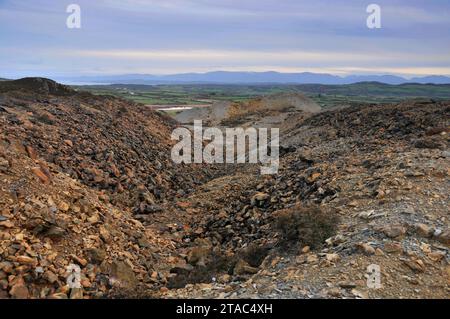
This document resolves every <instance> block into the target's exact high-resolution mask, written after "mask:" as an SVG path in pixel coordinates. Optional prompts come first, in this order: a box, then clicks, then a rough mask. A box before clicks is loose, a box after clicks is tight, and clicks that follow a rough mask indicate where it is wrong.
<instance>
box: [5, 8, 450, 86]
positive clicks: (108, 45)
mask: <svg viewBox="0 0 450 319" xmlns="http://www.w3.org/2000/svg"><path fill="white" fill-rule="evenodd" d="M372 3H375V4H378V5H379V6H380V8H381V28H380V29H369V28H368V27H367V24H366V20H367V18H368V16H369V13H367V12H366V9H367V6H368V5H369V4H372ZM70 4H78V5H79V6H80V8H81V28H79V29H69V28H68V27H67V25H66V20H67V18H68V17H69V15H70V13H67V12H66V9H67V7H68V6H69V5H70ZM217 70H223V71H279V72H306V71H308V72H316V73H331V74H336V75H349V74H395V75H401V76H405V77H413V76H425V75H447V76H450V1H448V0H367V1H364V0H345V1H344V0H314V1H310V0H308V1H307V0H305V1H303V0H238V1H235V0H95V1H93V0H69V1H65V0H0V77H7V78H18V77H23V76H46V77H57V76H82V75H117V74H174V73H185V72H208V71H217Z"/></svg>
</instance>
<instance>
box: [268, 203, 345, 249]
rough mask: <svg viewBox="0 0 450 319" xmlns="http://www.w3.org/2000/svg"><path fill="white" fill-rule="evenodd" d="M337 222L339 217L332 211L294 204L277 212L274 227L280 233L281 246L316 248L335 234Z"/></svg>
mask: <svg viewBox="0 0 450 319" xmlns="http://www.w3.org/2000/svg"><path fill="white" fill-rule="evenodd" d="M338 223H339V218H338V216H337V215H336V213H335V212H333V211H325V210H323V209H321V208H320V207H318V206H309V207H308V206H307V207H300V206H296V207H293V208H291V209H287V210H283V211H281V212H280V213H279V214H278V216H277V219H276V224H275V229H276V231H277V232H278V233H279V234H280V235H281V240H280V243H279V244H280V246H282V247H289V248H296V247H304V246H309V247H311V248H312V249H318V248H320V247H321V246H322V245H323V244H324V242H325V240H326V239H328V238H330V237H332V236H334V235H335V234H336V231H337V225H338Z"/></svg>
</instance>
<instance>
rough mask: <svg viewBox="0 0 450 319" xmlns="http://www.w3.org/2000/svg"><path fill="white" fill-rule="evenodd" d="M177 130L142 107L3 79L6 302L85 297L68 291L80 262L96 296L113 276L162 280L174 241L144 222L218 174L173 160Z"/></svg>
mask: <svg viewBox="0 0 450 319" xmlns="http://www.w3.org/2000/svg"><path fill="white" fill-rule="evenodd" d="M173 128H174V122H173V121H172V120H170V119H169V118H166V117H164V116H161V115H160V114H158V113H155V112H152V111H149V110H148V109H146V108H145V107H143V106H141V105H137V104H133V103H130V102H127V101H124V100H118V99H116V98H110V97H98V96H93V95H91V94H87V93H78V92H76V91H74V90H72V89H71V88H69V87H66V86H63V85H60V84H57V83H56V82H53V81H51V80H47V79H40V78H39V79H35V78H30V79H22V80H17V81H7V82H4V83H3V82H2V83H1V84H0V176H1V178H2V186H1V197H0V235H1V237H0V239H1V242H0V243H1V244H0V294H1V296H2V297H7V296H8V295H9V296H11V297H41V298H42V297H58V298H59V297H67V296H68V295H70V296H72V297H74V296H75V297H77V296H79V294H80V293H81V294H82V292H81V291H75V292H74V291H68V288H67V286H66V285H65V278H66V277H67V274H66V273H65V272H66V269H65V267H66V266H67V265H68V264H70V263H76V264H79V265H80V266H81V267H82V269H83V289H84V294H85V295H87V296H92V297H99V296H102V295H105V294H107V293H108V291H109V290H110V289H111V288H113V286H114V285H112V284H111V282H113V281H114V280H112V278H116V279H117V280H116V281H117V282H118V285H119V286H121V285H122V284H123V285H124V286H125V287H130V286H131V287H133V288H134V287H135V286H136V285H137V283H138V282H140V283H141V284H142V283H144V282H145V283H154V282H157V281H158V280H159V278H158V277H156V278H152V277H151V274H152V271H153V268H152V267H153V266H152V265H153V262H154V259H155V258H157V254H155V251H157V250H158V249H159V248H161V247H164V239H160V238H155V237H152V235H151V233H150V234H149V233H148V232H147V230H146V229H145V228H144V227H143V225H142V224H141V223H140V222H139V221H138V220H142V219H145V217H146V216H147V215H148V214H152V213H155V212H158V211H161V210H162V208H161V206H160V205H162V204H164V203H167V202H171V201H172V200H173V198H175V197H177V196H183V195H185V194H187V193H189V192H190V191H192V190H193V189H194V188H195V185H196V184H200V183H202V181H205V180H207V179H209V178H210V176H211V173H209V171H208V170H206V168H202V167H192V166H185V167H183V166H175V165H174V164H173V163H172V161H171V160H170V147H171V143H172V142H171V141H170V134H171V131H172V130H173ZM194 171H195V174H194ZM156 242H157V244H155V243H156ZM158 247H159V248H158ZM111 267H112V268H111ZM133 271H134V272H133ZM105 276H106V277H105ZM108 278H109V279H108ZM111 280H112V281H111ZM122 281H123V282H122Z"/></svg>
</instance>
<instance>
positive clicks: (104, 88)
mask: <svg viewBox="0 0 450 319" xmlns="http://www.w3.org/2000/svg"><path fill="white" fill-rule="evenodd" d="M75 88H76V89H78V90H85V91H89V92H91V93H93V94H101V95H115V96H119V97H122V98H125V99H129V100H132V101H135V102H139V103H143V104H152V105H190V104H210V102H211V101H212V100H229V101H244V100H248V99H251V98H254V97H257V96H263V95H268V94H274V93H280V92H299V93H304V94H305V95H307V96H309V97H310V98H312V99H313V100H315V101H316V102H317V103H318V104H319V105H321V106H322V107H324V108H328V107H333V106H339V105H348V104H364V103H391V102H399V101H401V100H405V99H413V98H426V99H435V100H443V99H450V85H433V84H402V85H388V84H382V83H377V82H362V83H356V84H349V85H318V84H304V85H269V84H267V85H219V84H203V85H201V84H198V85H194V84H193V85H131V84H130V85H127V84H120V85H96V86H76V87H75Z"/></svg>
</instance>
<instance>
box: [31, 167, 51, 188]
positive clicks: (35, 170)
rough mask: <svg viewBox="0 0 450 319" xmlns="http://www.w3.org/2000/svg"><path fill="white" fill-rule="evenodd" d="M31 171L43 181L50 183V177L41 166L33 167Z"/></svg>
mask: <svg viewBox="0 0 450 319" xmlns="http://www.w3.org/2000/svg"><path fill="white" fill-rule="evenodd" d="M31 171H32V172H33V173H34V175H36V176H37V177H38V178H39V179H40V180H41V182H42V183H44V184H48V183H50V178H49V177H48V176H47V175H46V174H45V173H44V172H43V171H42V170H41V168H40V167H33V168H32V169H31Z"/></svg>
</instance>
